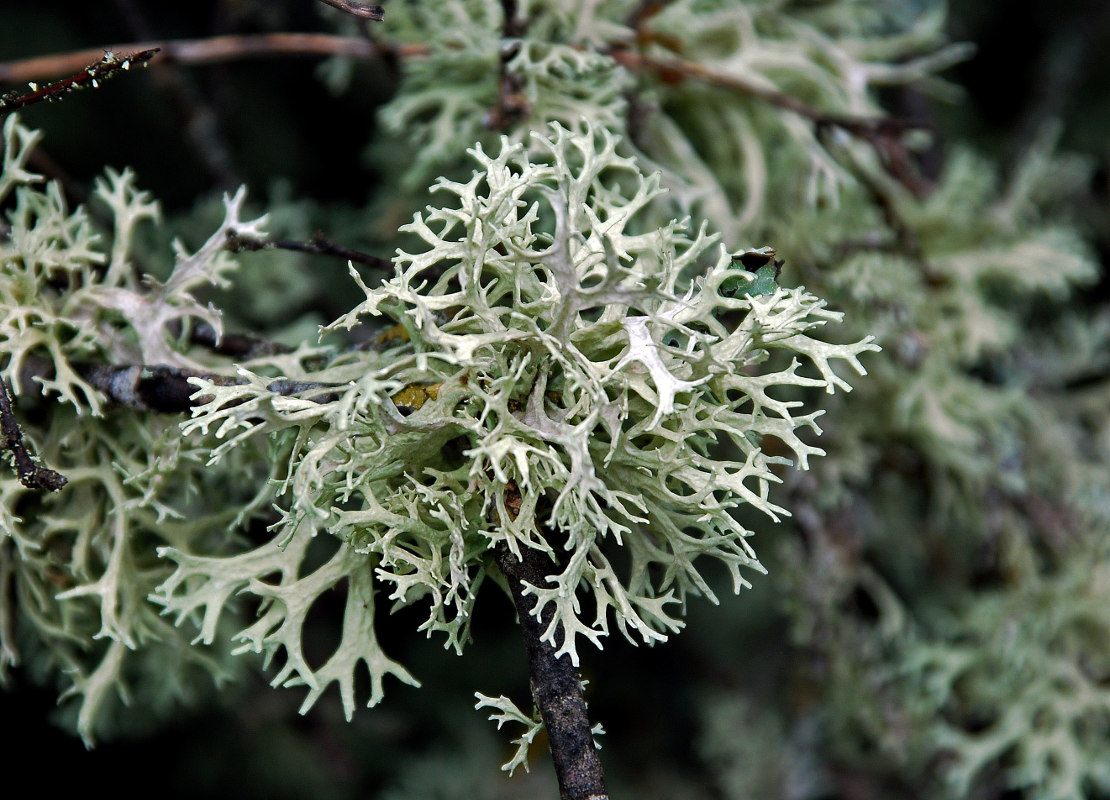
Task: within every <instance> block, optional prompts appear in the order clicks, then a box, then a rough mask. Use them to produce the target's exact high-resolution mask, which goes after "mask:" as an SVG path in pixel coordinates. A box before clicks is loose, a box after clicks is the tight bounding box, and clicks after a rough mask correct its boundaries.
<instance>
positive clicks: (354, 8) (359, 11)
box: [320, 0, 385, 22]
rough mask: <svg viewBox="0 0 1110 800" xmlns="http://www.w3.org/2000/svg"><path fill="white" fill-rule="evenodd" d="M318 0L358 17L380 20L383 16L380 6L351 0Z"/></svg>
mask: <svg viewBox="0 0 1110 800" xmlns="http://www.w3.org/2000/svg"><path fill="white" fill-rule="evenodd" d="M320 2H321V3H324V4H326V5H329V6H331V7H332V8H338V9H339V10H340V11H342V12H343V13H345V14H350V15H351V16H352V17H358V18H359V19H369V20H373V21H374V22H381V21H382V20H383V19H384V18H385V11H383V10H382V7H381V6H370V5H367V4H366V3H356V2H353V0H320Z"/></svg>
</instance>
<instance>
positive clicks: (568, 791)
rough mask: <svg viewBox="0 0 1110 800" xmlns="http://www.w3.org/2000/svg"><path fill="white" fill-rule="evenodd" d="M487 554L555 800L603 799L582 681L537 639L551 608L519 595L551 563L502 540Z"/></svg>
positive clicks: (543, 578)
mask: <svg viewBox="0 0 1110 800" xmlns="http://www.w3.org/2000/svg"><path fill="white" fill-rule="evenodd" d="M510 492H511V493H516V489H515V487H510ZM514 499H515V500H517V501H519V495H517V497H516V498H512V497H507V498H506V505H507V507H508V508H510V509H512V508H519V505H517V503H515V502H513V500H514ZM493 554H494V559H495V560H496V562H497V566H498V568H499V569H500V570H501V572H502V573H503V574H504V575H505V577H506V579H507V580H508V584H509V591H510V592H511V593H512V596H513V604H514V605H515V606H516V611H517V616H518V617H519V619H520V627H521V629H522V630H523V632H524V645H525V648H526V650H527V651H528V674H529V678H530V683H531V686H532V697H533V698H534V699H535V701H536V706H537V707H538V708H539V710H540V716H541V717H542V718H543V724H544V727H545V728H546V729H547V739H548V742H549V744H550V746H551V759H552V761H553V762H554V764H555V774H556V776H557V777H558V779H559V796H560V798H561V800H607V798H608V797H609V791H608V789H607V788H606V786H605V776H604V774H603V772H602V769H601V759H600V758H599V757H598V754H597V747H596V745H595V744H594V738H593V733H592V732H591V727H592V726H591V725H590V717H589V714H588V713H587V712H586V701H585V698H584V697H583V695H582V679H581V677H580V676H579V675H578V670H577V669H575V667H574V665H573V664H571V661H570V658H569V657H564V658H558V657H557V656H556V655H555V648H554V647H553V646H552V645H551V643H550V642H545V641H542V637H543V634H544V631H545V630H547V628H548V626H549V625H550V624H551V620H552V618H553V616H554V614H555V610H554V608H552V607H551V606H550V605H549V606H548V607H547V608H545V609H544V610H543V611H542V612H541V613H540V614H538V615H537V614H533V613H532V611H533V609H534V608H535V607H536V598H535V596H532V595H528V596H525V594H524V589H525V587H526V586H527V585H528V584H531V585H532V586H546V585H547V577H548V574H549V570H550V567H551V561H550V560H549V559H548V558H547V556H546V555H544V554H543V553H540V552H539V551H537V550H533V549H532V548H530V547H521V548H520V557H519V558H518V557H517V556H515V555H513V553H512V552H511V551H510V550H509V547H508V545H506V544H505V543H504V542H501V543H498V544H497V545H496V546H495V547H494V551H493Z"/></svg>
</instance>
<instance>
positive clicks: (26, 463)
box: [0, 381, 69, 492]
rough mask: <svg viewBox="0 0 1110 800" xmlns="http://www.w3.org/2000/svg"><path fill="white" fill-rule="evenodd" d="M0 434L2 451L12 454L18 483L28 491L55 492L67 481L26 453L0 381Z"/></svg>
mask: <svg viewBox="0 0 1110 800" xmlns="http://www.w3.org/2000/svg"><path fill="white" fill-rule="evenodd" d="M0 432H2V435H3V442H2V444H3V449H5V450H7V451H8V452H10V453H11V454H12V458H13V459H14V460H15V471H16V474H17V475H19V482H20V483H22V484H23V485H24V486H26V487H27V488H28V489H46V490H47V491H50V492H56V491H58V490H59V489H61V488H62V487H63V486H65V485H66V484H67V483H68V482H69V481H68V480H67V479H66V477H65V476H64V475H62V474H61V473H59V472H55V471H54V470H52V469H49V468H47V467H44V466H43V465H42V464H41V463H39V461H38V460H37V459H36V458H35V457H34V456H32V455H31V454H30V453H29V452H28V451H27V445H26V444H24V442H23V431H21V430H20V429H19V423H18V422H16V420H15V412H14V411H13V410H12V399H11V397H10V396H9V395H8V387H7V384H5V383H4V382H3V381H0Z"/></svg>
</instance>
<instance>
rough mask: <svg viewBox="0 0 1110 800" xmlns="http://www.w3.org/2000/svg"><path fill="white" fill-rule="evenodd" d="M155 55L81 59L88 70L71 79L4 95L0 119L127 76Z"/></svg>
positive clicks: (101, 55) (146, 51) (107, 54)
mask: <svg viewBox="0 0 1110 800" xmlns="http://www.w3.org/2000/svg"><path fill="white" fill-rule="evenodd" d="M157 52H158V48H157V47H150V48H144V49H143V50H141V51H140V52H138V53H134V54H132V55H129V56H118V55H116V54H115V53H114V52H112V51H109V52H103V51H100V52H99V53H97V54H96V55H94V56H93V57H91V58H85V59H83V60H82V61H81V62H80V63H81V64H82V65H83V64H88V65H89V66H87V67H84V68H83V69H81V70H80V71H79V72H77V74H75V75H71V76H70V77H68V78H62V79H61V80H58V81H54V82H52V83H48V84H47V85H46V86H37V85H35V84H34V83H31V91H29V92H25V93H23V94H20V93H18V92H8V93H6V94H4V95H0V117H4V116H7V115H8V114H11V113H12V112H13V111H18V110H20V109H21V108H27V107H28V106H32V105H34V104H36V103H42V102H44V101H45V102H53V101H55V100H61V99H62V98H64V97H66V96H67V95H69V94H72V93H73V92H75V91H77V90H79V89H85V88H89V87H91V88H93V89H95V88H97V87H98V86H99V85H100V83H101V82H102V81H106V80H108V79H109V78H114V77H115V76H117V75H119V74H120V73H121V72H127V71H129V70H130V69H131V67H132V66H141V67H145V66H146V65H147V64H148V63H149V62H150V60H151V59H152V58H153V57H154V55H155V53H157ZM71 69H72V67H71ZM54 74H57V73H54ZM0 79H2V78H0Z"/></svg>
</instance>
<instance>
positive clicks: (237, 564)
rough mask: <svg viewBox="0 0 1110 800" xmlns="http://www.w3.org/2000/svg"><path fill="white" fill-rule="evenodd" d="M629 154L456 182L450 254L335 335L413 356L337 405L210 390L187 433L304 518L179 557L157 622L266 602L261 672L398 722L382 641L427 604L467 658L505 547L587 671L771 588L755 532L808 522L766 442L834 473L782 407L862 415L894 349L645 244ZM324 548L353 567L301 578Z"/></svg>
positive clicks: (426, 260) (585, 146)
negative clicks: (311, 617)
mask: <svg viewBox="0 0 1110 800" xmlns="http://www.w3.org/2000/svg"><path fill="white" fill-rule="evenodd" d="M616 144H617V142H616V139H615V137H613V136H612V135H611V134H610V133H608V132H607V131H605V130H604V129H603V128H598V127H592V126H589V125H582V126H581V127H579V128H578V129H576V130H568V129H566V128H563V127H560V126H553V127H552V128H551V129H550V130H549V132H548V135H540V134H536V135H535V136H534V137H533V140H532V142H531V143H530V147H529V148H527V149H526V148H525V147H524V145H522V144H513V143H511V142H509V141H507V140H506V141H504V142H503V144H502V147H501V149H500V151H499V152H498V153H497V154H495V155H490V154H487V153H485V152H484V151H483V150H482V149H481V148H480V147H479V148H475V149H473V150H472V156H473V158H474V159H475V161H476V162H477V164H478V166H479V169H478V170H477V171H476V172H475V173H474V175H473V177H472V178H471V179H470V180H469V181H467V182H465V183H458V182H452V181H448V180H441V181H439V182H438V183H437V184H436V185H435V186H434V187H433V188H434V189H435V190H436V191H438V192H440V193H443V194H446V195H447V196H448V198H449V200H448V202H445V203H444V204H443V205H442V206H441V207H439V208H429V210H428V211H427V212H426V213H424V214H418V215H417V216H416V217H415V218H414V219H413V221H412V222H411V223H410V224H408V225H406V226H405V228H404V230H405V231H407V232H409V233H412V234H415V236H416V237H418V238H419V239H420V240H422V241H423V243H424V245H425V248H424V249H423V250H420V251H418V252H414V253H409V252H403V251H402V252H399V253H398V255H397V257H396V258H395V264H396V271H395V274H394V276H393V277H392V278H391V279H389V280H387V281H385V282H384V283H383V284H382V285H381V286H379V287H377V288H370V287H367V286H365V285H363V286H362V288H363V290H364V292H365V295H366V297H365V299H364V300H363V301H362V302H360V303H359V304H358V305H357V306H356V307H355V308H353V309H352V310H351V311H350V312H349V313H347V314H345V315H344V316H342V317H341V318H339V319H338V320H336V321H335V322H334V323H332V324H331V325H329V326H327V328H326V330H327V331H329V332H334V331H338V330H342V329H348V328H352V327H354V326H356V325H359V324H361V323H362V322H363V321H364V320H366V319H367V318H371V319H372V318H374V317H385V318H386V320H387V321H388V322H389V323H390V324H393V325H395V326H399V327H397V329H396V330H398V331H403V335H400V336H398V335H394V336H393V337H392V338H386V339H385V342H386V344H385V345H384V346H383V349H379V350H375V349H362V350H358V351H353V352H351V351H349V352H340V353H338V354H337V355H336V356H335V358H334V359H333V360H332V361H331V362H330V363H329V364H328V365H327V366H326V367H325V368H323V369H321V370H319V371H317V372H314V373H306V374H303V375H296V376H292V375H290V376H288V377H291V378H292V377H295V378H296V379H297V380H304V381H311V382H313V383H314V386H315V387H317V388H312V389H309V390H307V391H306V392H304V393H302V394H301V395H300V396H286V395H280V394H276V393H274V392H273V391H271V390H270V389H269V388H268V380H267V379H264V378H262V377H261V376H258V375H255V374H252V373H250V372H247V371H245V370H244V371H243V372H242V375H243V377H244V378H245V382H244V383H242V384H240V385H234V386H227V385H217V384H216V383H215V382H212V381H207V380H204V379H195V380H194V382H195V384H196V385H197V387H198V393H199V395H200V396H202V397H204V398H207V401H206V402H205V403H204V404H203V405H201V406H199V407H198V408H196V409H195V413H194V416H193V418H192V419H191V420H189V421H188V422H187V423H185V424H184V426H183V429H184V432H185V434H186V435H188V436H192V435H196V434H197V433H209V434H214V435H215V436H216V437H218V438H221V439H224V440H225V441H224V443H223V444H221V445H220V446H219V447H217V448H216V449H215V450H214V451H213V461H214V462H215V463H219V461H220V460H221V459H223V458H226V457H228V456H229V455H230V454H231V453H233V452H234V451H236V450H237V449H238V448H239V447H241V446H243V445H246V444H247V443H251V442H255V441H256V440H257V439H258V438H259V437H262V436H269V437H272V438H274V439H275V440H277V441H281V442H287V443H288V444H289V445H290V446H291V449H290V451H289V454H288V462H287V463H288V468H287V471H285V472H284V473H283V475H282V477H281V480H280V483H279V485H278V488H277V490H276V491H277V494H278V495H279V497H280V508H281V518H280V520H279V521H278V522H276V523H275V524H274V525H273V526H272V529H273V532H274V539H273V542H272V543H271V544H268V545H264V546H262V547H260V548H258V549H255V550H251V551H249V552H245V553H242V554H239V555H233V556H229V557H222V558H221V557H205V556H201V555H197V554H192V553H188V552H183V551H181V550H179V549H176V548H168V549H164V550H162V551H161V552H162V554H163V555H164V556H166V557H167V558H169V559H171V560H173V561H176V562H177V563H178V569H177V571H176V572H175V573H174V575H173V576H172V577H171V578H170V579H169V580H168V581H167V582H166V583H165V584H164V585H163V586H162V587H161V589H160V590H159V592H158V593H157V594H156V595H155V600H156V601H157V602H159V603H161V604H163V605H165V607H166V610H167V611H168V612H170V613H173V614H176V615H177V616H178V617H179V618H180V619H185V618H187V617H190V616H191V615H193V614H197V613H200V614H202V616H203V620H204V622H203V627H202V634H201V636H202V638H203V639H204V640H205V641H211V640H212V638H213V635H214V631H215V625H216V622H217V620H218V619H219V617H220V615H221V613H222V612H223V610H224V605H225V603H226V601H227V600H228V598H229V597H231V596H232V595H233V594H236V593H243V592H245V593H248V594H251V593H253V594H255V595H257V596H258V597H259V598H260V599H261V600H262V610H261V614H260V617H259V619H258V621H257V622H256V623H254V624H253V625H251V626H249V627H248V628H246V629H245V630H243V631H242V632H241V633H240V634H239V636H238V638H239V639H240V640H241V641H242V642H243V645H242V649H244V650H256V651H261V652H263V653H265V654H266V655H267V657H268V658H269V657H274V656H278V655H279V654H283V657H282V658H281V659H280V660H281V662H282V667H281V669H280V671H279V673H278V675H277V677H276V678H275V683H283V684H287V685H296V684H303V685H306V686H308V687H309V694H308V697H307V699H306V702H305V706H306V707H307V706H309V705H311V704H312V703H313V702H314V701H315V700H316V698H317V697H318V696H319V695H320V694H321V693H322V692H323V691H324V689H325V688H327V686H328V685H329V684H330V683H331V682H337V683H338V684H339V687H340V693H341V695H342V697H343V701H344V706H345V708H346V710H347V713H348V714H350V713H352V712H353V709H354V688H353V687H354V670H355V667H356V666H357V665H358V663H359V662H360V661H361V662H365V663H366V664H367V666H368V667H369V669H370V672H371V675H372V678H373V680H372V696H371V698H370V702H371V704H373V703H375V702H377V701H378V699H379V698H380V696H381V691H382V679H383V678H384V676H385V675H386V674H393V675H395V676H397V677H399V678H401V679H402V680H405V681H408V682H412V681H413V678H412V676H411V675H410V674H409V673H408V672H407V671H406V670H405V669H404V668H403V667H401V666H400V665H398V664H397V663H396V662H394V661H392V660H391V659H389V658H388V657H387V656H386V655H385V654H384V653H383V652H382V651H381V649H380V648H379V647H378V645H377V643H376V641H375V639H374V633H373V630H374V628H373V613H374V612H373V608H374V601H375V596H376V594H377V593H379V592H380V591H382V587H384V589H385V591H387V592H388V599H390V600H391V601H393V603H394V606H395V607H396V606H402V605H410V604H416V603H422V604H425V605H426V607H427V610H428V615H427V618H426V620H425V622H424V623H423V625H422V626H421V628H422V630H426V631H428V632H429V634H430V633H431V632H433V631H438V632H440V633H442V634H443V635H444V636H445V640H446V644H447V645H448V646H450V647H453V648H455V649H456V650H457V651H461V650H462V648H463V646H464V644H465V643H466V641H467V638H468V631H469V625H470V621H471V612H472V609H473V604H474V600H475V597H476V595H477V592H478V589H479V587H480V586H481V585H482V583H483V582H484V580H485V579H486V577H487V576H491V572H493V568H492V560H491V558H490V551H491V548H492V547H494V546H495V545H497V544H498V543H505V544H506V545H507V546H508V547H509V548H510V550H511V551H512V552H516V553H519V552H520V549H521V548H534V549H537V550H540V551H543V552H545V553H547V554H549V555H550V557H551V564H552V575H551V577H550V579H549V581H548V585H544V586H530V587H528V590H527V591H528V592H529V593H530V594H533V595H535V596H536V597H537V599H538V603H537V609H536V613H539V611H541V610H543V609H545V608H547V607H548V606H549V605H550V606H553V607H554V609H555V614H554V616H553V619H552V623H551V625H550V626H549V628H548V629H547V631H546V633H545V638H546V639H547V640H548V641H550V642H551V643H552V644H553V645H554V646H556V648H557V651H558V653H559V654H560V655H567V656H568V657H569V658H571V659H572V660H573V661H574V662H575V663H577V662H578V658H579V653H578V645H579V641H580V639H582V638H584V639H586V640H588V641H590V642H593V643H594V644H597V645H599V646H600V644H601V642H602V639H603V637H605V636H606V635H608V634H609V632H610V625H611V624H614V625H615V626H616V628H617V629H618V630H619V631H620V632H621V633H622V634H623V635H624V636H626V637H627V638H629V639H630V640H632V641H642V642H647V643H652V642H657V641H660V640H662V639H665V638H666V636H667V634H669V633H672V632H674V631H677V630H679V629H680V628H681V626H682V609H683V607H684V603H685V601H686V599H687V597H688V596H690V595H696V594H703V595H707V596H709V597H710V598H713V599H715V598H714V595H713V592H712V590H711V589H710V587H709V585H708V583H707V582H706V580H705V577H704V575H703V573H704V570H705V566H704V565H705V563H706V562H707V561H715V562H718V563H719V564H721V565H723V567H724V568H725V569H726V570H727V572H728V573H729V574H730V575H731V576H732V582H733V586H734V588H735V589H736V590H737V591H738V590H739V589H741V588H742V587H744V586H746V585H747V580H746V579H745V577H744V575H743V572H742V570H743V569H754V570H762V569H763V567H762V565H761V564H760V562H759V561H758V560H757V558H756V556H755V553H754V551H753V550H752V549H751V547H750V545H749V543H748V537H749V535H750V533H751V532H750V531H749V530H747V529H746V528H745V527H744V526H742V525H741V524H740V523H739V522H738V521H737V519H736V517H735V516H734V515H733V514H732V510H733V509H735V508H736V507H738V506H741V505H750V506H753V507H754V508H757V509H759V510H761V511H763V512H765V513H766V514H767V515H768V516H769V517H770V518H771V519H778V518H779V517H781V516H782V515H783V514H785V513H787V512H786V511H785V509H783V508H781V507H779V506H778V505H777V504H775V503H774V502H773V501H772V500H771V499H770V495H769V492H770V487H771V485H772V484H773V483H776V482H778V481H779V477H778V476H777V475H776V474H775V472H774V471H773V469H774V467H775V466H776V465H780V464H787V463H790V459H788V458H786V457H784V456H783V455H769V454H767V453H765V452H764V450H763V449H762V447H761V442H762V441H763V440H764V439H765V438H770V439H774V440H775V441H776V442H777V443H778V445H777V446H778V447H779V448H780V452H782V448H785V450H786V451H788V452H789V453H790V454H791V455H792V457H793V461H794V462H795V463H797V464H798V465H799V466H801V467H805V466H806V465H807V463H808V459H809V457H810V456H811V455H816V454H820V453H821V451H820V450H819V449H818V448H817V447H816V446H814V445H813V444H811V443H809V442H807V441H805V440H804V438H803V436H802V433H803V431H804V430H805V429H807V428H808V429H811V430H812V431H813V432H814V433H819V429H818V427H817V423H816V417H817V412H814V411H811V410H807V409H805V408H804V404H803V402H802V401H801V400H798V399H785V398H784V397H780V396H778V395H780V393H782V392H784V391H785V392H788V391H790V390H800V389H811V388H817V389H821V390H824V391H827V392H833V391H834V390H835V389H837V388H840V389H847V388H848V384H847V382H846V381H845V379H844V377H843V376H842V375H840V374H838V372H837V369H838V368H839V364H843V365H844V366H847V367H848V368H850V369H852V370H855V371H856V372H859V373H862V372H863V367H862V365H861V364H860V362H859V358H858V357H859V355H860V354H861V353H863V352H866V351H868V350H875V349H877V347H876V345H874V344H873V343H872V342H871V340H870V338H865V339H863V340H861V341H859V342H856V343H854V344H843V345H834V344H828V343H826V342H825V341H823V340H822V339H820V338H817V336H816V334H817V333H819V331H820V329H821V328H822V327H823V326H824V325H825V324H826V323H828V322H830V321H836V320H838V319H839V316H840V315H839V314H838V313H836V312H833V311H830V310H828V309H826V308H825V307H824V304H823V303H822V302H821V301H820V300H819V299H817V298H816V297H814V296H812V295H810V294H809V293H807V292H806V291H805V290H804V289H801V288H794V289H787V288H782V287H777V286H775V287H773V290H771V289H769V287H766V286H764V287H763V291H761V292H760V293H756V294H755V295H753V294H749V293H746V292H745V290H744V288H743V287H744V286H745V285H746V284H748V285H750V284H751V283H752V282H754V281H755V280H756V279H757V278H756V275H755V274H754V273H748V272H747V271H746V270H744V269H743V268H742V267H741V266H740V265H739V264H738V263H737V261H736V258H738V256H734V255H730V254H729V252H728V251H726V250H725V249H724V248H723V247H721V246H719V245H717V244H716V243H715V240H716V237H715V236H713V235H710V234H709V233H707V231H706V230H705V228H704V226H703V227H701V228H699V229H698V230H697V231H696V232H692V233H691V232H689V231H688V229H687V227H686V225H685V224H684V223H671V224H670V225H667V226H665V227H662V228H651V227H648V228H641V227H637V216H638V214H639V213H640V212H642V211H643V210H644V209H645V208H648V207H649V206H650V205H651V204H652V203H653V202H656V201H657V200H659V197H660V194H661V192H662V190H661V189H660V187H659V183H658V177H657V176H647V177H645V176H644V175H643V174H642V173H641V172H640V170H639V168H638V167H637V165H636V163H635V162H634V161H632V160H630V159H628V158H625V157H622V156H619V155H618V154H617V153H616ZM537 154H538V155H537ZM752 252H755V253H757V254H759V255H760V256H761V257H762V258H763V259H764V260H766V259H767V258H772V257H773V253H768V251H752ZM355 277H356V279H357V276H355ZM726 284H727V286H728V287H729V291H724V292H723V291H721V289H722V286H723V285H726ZM737 284H739V285H738V286H737ZM763 292H766V293H763ZM398 341H399V343H395V344H390V343H391V342H398ZM838 362H839V364H838ZM321 531H326V532H328V533H330V534H332V535H333V536H335V537H337V538H338V540H339V541H340V543H341V544H340V546H339V547H338V549H337V550H336V551H335V553H334V555H333V557H332V559H331V560H330V561H328V562H327V563H326V564H324V565H323V566H322V567H320V568H319V569H317V570H316V571H311V572H309V573H308V574H302V572H301V571H300V562H301V558H302V556H303V553H304V550H305V548H306V547H307V545H308V542H309V541H310V540H311V538H312V537H313V536H315V535H316V534H317V533H318V532H321ZM616 552H621V553H623V554H622V555H621V556H620V559H615V558H614V553H616ZM622 561H624V562H626V563H627V566H626V567H624V568H621V567H619V566H618V564H619V563H621V562H622ZM272 575H278V578H277V579H276V580H272V579H268V578H267V579H263V578H262V577H261V576H272ZM491 577H494V578H495V579H497V580H500V577H499V576H498V575H496V574H494V575H492V576H491ZM344 579H346V580H347V581H349V583H348V602H347V606H346V610H345V618H344V625H343V630H344V634H343V639H342V642H341V643H340V644H339V645H338V646H337V648H336V650H335V652H334V654H333V655H332V656H331V658H330V660H329V661H327V663H326V664H325V665H324V666H323V667H321V668H313V667H311V666H310V665H309V664H308V663H307V661H306V660H305V658H304V656H303V653H302V636H303V631H302V624H303V621H304V617H305V615H306V613H307V609H308V607H309V606H310V605H311V602H312V600H313V599H314V598H315V597H316V596H317V595H318V594H319V593H320V592H322V591H323V590H324V589H326V588H328V587H331V586H334V585H336V584H338V583H339V582H340V581H342V580H344Z"/></svg>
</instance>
